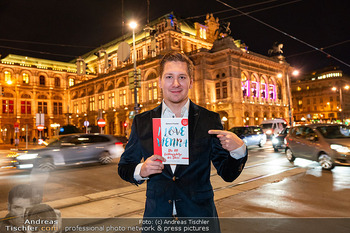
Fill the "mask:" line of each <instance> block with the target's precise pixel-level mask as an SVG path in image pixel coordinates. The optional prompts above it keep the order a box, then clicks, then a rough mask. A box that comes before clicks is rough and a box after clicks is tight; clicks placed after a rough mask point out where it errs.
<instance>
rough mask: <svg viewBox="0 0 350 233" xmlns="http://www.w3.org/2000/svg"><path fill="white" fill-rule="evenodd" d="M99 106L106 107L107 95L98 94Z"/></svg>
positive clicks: (100, 107)
mask: <svg viewBox="0 0 350 233" xmlns="http://www.w3.org/2000/svg"><path fill="white" fill-rule="evenodd" d="M98 108H99V109H105V95H100V96H98Z"/></svg>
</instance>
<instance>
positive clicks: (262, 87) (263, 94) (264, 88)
mask: <svg viewBox="0 0 350 233" xmlns="http://www.w3.org/2000/svg"><path fill="white" fill-rule="evenodd" d="M266 93H267V85H266V80H265V78H261V80H260V96H261V98H264V99H267V96H266Z"/></svg>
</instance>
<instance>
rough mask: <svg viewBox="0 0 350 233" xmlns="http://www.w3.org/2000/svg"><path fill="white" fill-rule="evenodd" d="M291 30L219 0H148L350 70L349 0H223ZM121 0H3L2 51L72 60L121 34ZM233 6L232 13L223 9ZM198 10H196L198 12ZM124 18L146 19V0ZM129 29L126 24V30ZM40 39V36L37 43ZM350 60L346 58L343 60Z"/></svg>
mask: <svg viewBox="0 0 350 233" xmlns="http://www.w3.org/2000/svg"><path fill="white" fill-rule="evenodd" d="M222 1H223V2H225V3H227V4H229V5H231V6H233V7H235V8H239V10H240V11H243V12H245V13H249V12H250V15H251V16H253V17H255V18H256V19H258V20H261V21H263V22H264V23H265V24H268V25H270V26H271V27H274V28H276V29H277V30H279V31H282V32H284V33H287V34H289V35H291V36H294V37H296V38H297V39H299V40H301V41H303V42H305V43H308V44H310V45H311V46H314V47H317V48H324V51H325V52H327V53H329V54H330V55H331V56H333V57H335V58H336V59H339V60H341V61H337V60H336V59H334V58H332V57H329V56H327V55H326V54H323V53H321V52H319V51H316V50H314V49H313V48H311V47H309V46H307V45H305V44H303V43H302V42H299V41H297V40H295V39H292V38H290V37H289V36H286V35H285V34H284V33H282V32H278V31H276V30H274V29H271V28H270V27H268V26H266V25H264V24H262V23H260V22H258V21H256V20H254V19H252V18H249V17H247V16H245V15H242V14H241V13H239V12H237V11H234V10H230V8H228V7H227V6H225V5H223V4H222V3H220V2H218V1H216V0H150V13H149V15H150V20H151V21H152V20H154V19H157V18H159V17H161V16H162V15H164V14H167V13H170V12H171V11H173V12H174V14H175V15H176V16H177V17H178V18H182V19H187V18H189V17H195V18H194V19H192V20H195V21H197V22H200V23H203V24H204V20H205V15H206V14H207V13H214V16H215V17H219V20H220V21H230V22H231V26H230V28H231V31H232V34H231V36H232V37H233V38H234V39H240V40H242V41H243V42H245V43H246V44H247V45H248V47H249V50H251V51H253V52H257V53H260V54H263V55H267V51H268V50H269V49H270V48H271V46H272V44H273V43H274V42H275V41H278V42H280V43H283V44H284V48H283V52H284V56H285V57H286V59H287V62H289V63H290V64H291V65H292V66H294V67H295V68H298V69H300V70H301V72H302V73H307V72H311V71H314V70H316V69H320V68H323V67H326V66H329V65H333V66H339V67H340V68H341V69H343V70H344V71H345V73H347V74H350V67H349V63H350V55H349V54H350V33H349V29H350V23H349V7H348V6H347V2H348V1H345V0H327V1H321V0H260V1H257V0H222ZM121 3H122V1H121V0H8V1H5V0H0V54H1V58H4V57H5V56H6V55H7V54H9V53H13V54H19V55H24V56H31V57H37V58H44V59H51V60H58V61H71V60H73V59H74V58H76V57H78V56H79V55H83V54H84V53H86V52H88V51H90V50H93V49H95V48H97V47H99V46H101V45H103V44H105V43H107V42H110V41H111V40H113V39H116V38H118V37H119V36H121V35H122V20H121V19H122V7H121ZM225 10H230V11H226V12H220V11H225ZM196 16H198V17H196ZM124 17H125V22H126V23H128V22H129V21H130V20H131V19H135V20H136V21H138V23H139V24H140V25H144V24H146V20H147V0H124ZM129 30H130V29H129V28H128V27H127V25H126V27H125V28H124V33H128V32H130V31H129ZM33 42H35V43H33ZM342 62H343V63H345V64H343V63H342Z"/></svg>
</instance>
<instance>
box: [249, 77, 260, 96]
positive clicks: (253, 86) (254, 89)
mask: <svg viewBox="0 0 350 233" xmlns="http://www.w3.org/2000/svg"><path fill="white" fill-rule="evenodd" d="M250 91H251V96H253V97H259V83H258V80H257V78H256V76H255V75H253V76H252V78H251V81H250Z"/></svg>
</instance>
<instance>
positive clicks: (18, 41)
mask: <svg viewBox="0 0 350 233" xmlns="http://www.w3.org/2000/svg"><path fill="white" fill-rule="evenodd" d="M0 40H1V41H8V42H15V43H26V44H39V45H50V46H59V47H74V48H89V49H91V48H96V47H93V46H84V45H67V44H54V43H44V42H34V41H23V40H10V39H1V38H0Z"/></svg>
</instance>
